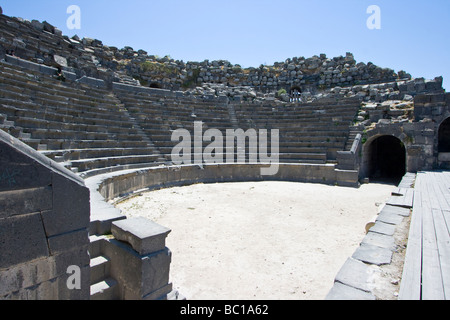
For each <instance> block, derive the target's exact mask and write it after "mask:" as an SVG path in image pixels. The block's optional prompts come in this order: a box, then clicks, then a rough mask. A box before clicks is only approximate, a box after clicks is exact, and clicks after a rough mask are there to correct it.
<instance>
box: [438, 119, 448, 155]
mask: <svg viewBox="0 0 450 320" xmlns="http://www.w3.org/2000/svg"><path fill="white" fill-rule="evenodd" d="M438 139H439V140H438V151H439V152H450V117H449V118H447V119H445V120H444V122H442V124H441V125H440V126H439V137H438Z"/></svg>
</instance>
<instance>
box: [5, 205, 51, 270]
mask: <svg viewBox="0 0 450 320" xmlns="http://www.w3.org/2000/svg"><path fill="white" fill-rule="evenodd" d="M48 255H49V250H48V246H47V238H46V236H45V231H44V225H43V223H42V219H41V216H40V214H39V213H35V214H30V215H22V216H15V217H11V218H8V219H0V269H1V268H6V267H9V266H13V265H16V264H19V263H23V262H27V261H30V260H34V259H38V258H42V257H47V256H48Z"/></svg>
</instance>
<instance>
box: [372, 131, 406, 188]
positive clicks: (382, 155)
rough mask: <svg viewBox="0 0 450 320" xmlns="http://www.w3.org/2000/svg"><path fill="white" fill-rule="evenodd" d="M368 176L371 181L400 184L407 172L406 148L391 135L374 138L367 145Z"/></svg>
mask: <svg viewBox="0 0 450 320" xmlns="http://www.w3.org/2000/svg"><path fill="white" fill-rule="evenodd" d="M365 157H366V162H367V171H366V173H367V177H368V178H369V179H370V180H371V181H381V182H389V183H395V184H398V183H399V182H400V180H401V179H402V177H403V176H404V175H405V173H406V148H405V145H404V144H403V142H402V141H401V140H400V139H398V138H396V137H394V136H391V135H383V136H379V137H376V138H375V139H373V140H372V141H371V142H370V144H369V145H368V146H367V147H366V152H365Z"/></svg>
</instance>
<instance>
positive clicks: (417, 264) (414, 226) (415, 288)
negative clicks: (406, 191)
mask: <svg viewBox="0 0 450 320" xmlns="http://www.w3.org/2000/svg"><path fill="white" fill-rule="evenodd" d="M414 191H415V192H414V204H413V210H412V214H411V225H410V231H409V236H408V245H407V247H406V253H405V262H404V266H403V274H402V281H401V284H400V291H399V295H398V299H399V300H420V299H421V282H422V194H421V191H420V181H419V180H418V179H416V186H415V190H414Z"/></svg>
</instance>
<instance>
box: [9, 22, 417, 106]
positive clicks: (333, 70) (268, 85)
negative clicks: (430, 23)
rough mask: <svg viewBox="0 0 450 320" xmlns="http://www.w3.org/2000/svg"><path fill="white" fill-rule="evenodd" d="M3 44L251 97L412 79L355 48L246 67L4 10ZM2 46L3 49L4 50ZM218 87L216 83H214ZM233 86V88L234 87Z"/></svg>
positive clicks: (118, 76)
mask: <svg viewBox="0 0 450 320" xmlns="http://www.w3.org/2000/svg"><path fill="white" fill-rule="evenodd" d="M0 26H1V31H0V46H2V47H3V48H4V49H5V50H8V51H11V50H12V51H14V53H15V54H16V55H17V56H19V57H21V58H24V59H27V60H30V61H32V62H36V63H41V64H46V65H51V66H54V65H56V64H59V65H61V66H62V67H64V68H66V69H67V70H69V71H73V72H75V71H76V72H77V75H78V76H79V77H81V76H83V75H86V76H91V77H97V78H101V79H103V80H105V81H107V82H108V83H111V82H112V81H116V82H122V83H127V84H134V85H136V84H139V83H140V84H141V85H143V86H147V87H148V86H151V87H156V88H162V89H170V90H187V89H194V88H197V87H200V88H201V87H202V86H203V85H205V84H208V85H224V86H226V87H227V88H241V91H242V90H244V91H246V92H247V93H249V97H250V98H251V97H252V96H254V95H255V94H254V93H253V92H252V90H249V88H252V89H253V90H254V91H256V92H258V93H261V92H262V93H269V92H271V93H277V92H278V91H279V90H282V89H284V90H286V91H287V94H289V93H290V92H289V91H290V90H291V89H292V88H298V89H300V91H301V92H302V93H303V92H308V93H312V94H315V93H316V92H317V91H320V90H324V89H329V88H334V87H348V86H357V85H365V84H377V83H386V82H393V81H396V80H410V79H411V76H410V75H409V74H408V73H406V72H404V71H399V72H395V71H394V70H392V69H389V68H382V67H379V66H376V65H375V64H373V63H371V62H369V63H367V64H366V63H363V62H359V63H358V62H357V61H356V60H355V59H354V57H353V55H352V54H351V53H346V55H345V56H339V57H334V58H327V57H326V55H325V54H320V55H318V56H317V55H316V56H313V57H310V58H305V57H294V58H289V59H286V60H285V61H282V62H275V63H274V64H273V65H261V66H255V67H249V68H243V67H241V66H240V65H239V64H232V63H230V62H229V61H227V60H216V61H209V60H205V61H202V62H193V61H188V62H184V61H183V60H175V59H173V58H171V57H169V56H165V57H158V56H155V55H149V54H148V53H147V52H146V51H144V50H134V49H133V48H131V47H128V46H127V47H124V48H122V49H119V48H116V47H113V46H107V45H104V44H103V43H102V41H101V40H97V39H91V38H83V39H80V38H79V37H78V36H74V37H72V38H69V37H67V36H64V35H62V32H61V31H60V30H59V29H58V28H57V27H55V26H52V25H51V24H49V23H48V22H46V21H44V22H39V21H37V20H33V21H28V20H24V19H21V18H11V17H7V16H4V15H1V16H0ZM0 51H1V50H0ZM213 90H214V89H213ZM231 92H233V91H231Z"/></svg>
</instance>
